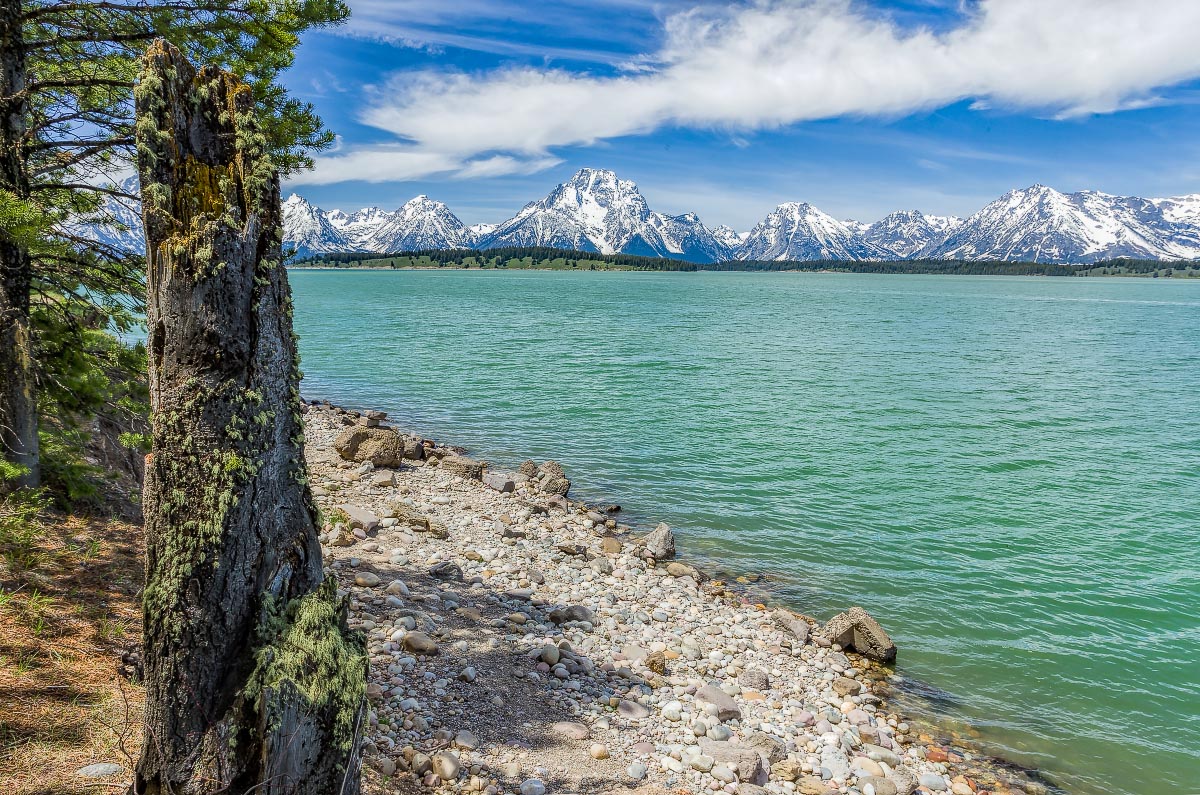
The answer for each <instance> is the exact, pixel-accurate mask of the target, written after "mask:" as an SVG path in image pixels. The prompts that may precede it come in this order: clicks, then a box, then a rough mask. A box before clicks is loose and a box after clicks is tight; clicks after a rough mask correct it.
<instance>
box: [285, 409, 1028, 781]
mask: <svg viewBox="0 0 1200 795" xmlns="http://www.w3.org/2000/svg"><path fill="white" fill-rule="evenodd" d="M305 422H306V439H307V441H306V457H307V459H308V465H309V470H310V482H311V486H312V490H313V494H314V498H315V500H316V502H317V505H318V508H319V510H320V512H321V515H322V527H321V542H322V549H323V553H324V558H325V564H326V568H327V574H329V575H330V576H336V577H337V578H338V581H339V583H340V587H341V589H342V590H343V592H344V593H345V594H346V595H347V596H348V597H349V606H350V624H351V626H352V627H354V628H357V629H359V630H361V631H362V632H363V634H364V635H365V637H366V639H367V646H368V652H369V654H370V659H371V668H370V681H369V683H368V689H367V694H368V698H369V702H370V703H369V711H368V713H367V716H366V722H365V726H364V730H363V733H362V734H363V769H364V791H366V792H370V793H375V792H377V793H386V792H417V791H421V792H438V793H451V792H480V793H484V795H500V793H518V792H519V793H521V795H544V794H545V793H547V792H564V793H587V792H613V791H620V790H638V791H667V790H670V791H674V792H678V793H728V795H765V793H772V795H793V793H802V794H803V795H832V794H833V793H842V794H843V795H854V794H855V793H857V794H858V795H895V794H896V793H900V795H909V794H910V793H913V792H920V793H937V792H951V793H954V794H955V795H972V793H989V792H993V793H1014V795H1020V793H1030V794H1031V795H1042V793H1045V792H1046V791H1047V788H1046V786H1045V784H1043V783H1042V782H1041V781H1038V780H1037V779H1036V777H1034V776H1030V775H1028V774H1027V773H1026V772H1025V771H1021V770H1019V769H1016V768H1013V767H1011V766H1007V765H1004V764H1003V763H1001V762H998V761H997V760H991V759H988V758H986V757H985V756H982V755H979V754H976V753H974V752H972V750H970V749H969V748H964V747H956V746H955V745H952V744H951V743H949V742H946V738H942V737H938V736H936V735H935V733H934V730H933V729H930V728H928V727H925V726H921V725H918V724H917V723H916V722H913V721H909V720H908V719H906V716H904V715H900V714H896V713H894V712H892V711H891V710H889V708H888V703H887V693H888V689H889V686H890V683H891V681H892V680H893V679H894V670H893V668H892V666H891V665H890V656H892V655H894V654H895V648H894V647H890V649H889V648H888V647H889V645H890V639H888V638H887V636H886V632H884V631H883V629H882V628H879V627H878V625H875V624H874V622H873V621H872V620H871V619H870V616H869V614H868V613H867V612H865V611H863V610H862V609H861V608H857V609H850V608H851V607H852V606H851V605H847V606H846V608H847V612H846V613H843V614H840V615H839V616H836V617H834V618H833V619H831V620H830V621H828V622H818V621H816V620H815V619H813V618H811V617H809V616H806V615H804V614H803V613H802V612H793V610H789V609H787V608H789V607H790V608H793V609H796V608H799V609H801V610H802V609H803V606H796V605H789V606H780V605H765V604H760V603H753V602H751V601H749V600H747V599H746V598H745V596H744V595H743V594H741V593H739V591H738V590H737V588H736V587H735V586H731V585H729V584H727V583H724V582H721V581H717V580H713V579H710V578H709V577H707V576H706V575H705V573H704V571H702V570H701V569H700V568H698V567H696V566H694V565H692V564H690V563H689V562H688V559H687V550H686V546H685V545H683V544H679V546H678V548H677V543H678V542H677V539H675V538H674V534H673V533H672V531H671V529H670V528H668V527H666V525H658V526H657V527H653V528H651V527H643V528H639V527H633V526H630V525H627V524H625V523H624V522H623V521H622V517H621V512H620V509H619V506H617V505H587V504H583V503H580V502H577V501H574V500H572V499H571V497H570V485H571V484H570V481H569V479H568V478H569V472H564V471H563V469H562V467H560V466H558V465H557V464H555V463H554V462H542V463H540V464H539V463H536V462H525V463H524V464H522V465H521V467H520V468H519V469H518V470H516V471H512V472H508V471H503V470H496V469H494V468H493V467H491V466H489V465H488V464H487V463H486V462H482V461H477V460H475V459H472V458H470V457H469V455H468V451H465V450H461V449H457V448H452V447H448V446H445V445H443V444H440V443H438V442H434V441H431V440H426V439H422V438H421V437H420V436H418V435H410V434H408V433H401V432H399V431H396V430H394V429H391V428H389V427H388V425H387V423H386V417H385V415H383V414H382V413H381V412H359V411H350V410H346V409H343V408H338V407H335V406H332V405H330V404H328V403H311V404H308V405H307V406H306V417H305ZM865 607H866V608H867V609H868V610H869V607H870V606H869V605H867V606H865ZM899 654H900V655H901V656H902V655H903V649H901V650H900V651H899Z"/></svg>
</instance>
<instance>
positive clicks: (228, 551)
mask: <svg viewBox="0 0 1200 795" xmlns="http://www.w3.org/2000/svg"><path fill="white" fill-rule="evenodd" d="M135 97H136V102H137V150H138V168H139V171H140V175H141V183H142V196H143V214H144V220H145V225H146V248H147V271H148V273H147V282H148V284H147V289H148V299H147V329H148V349H149V350H148V352H149V359H150V390H151V401H152V407H153V448H152V453H151V456H150V458H149V460H148V463H147V467H146V483H145V498H144V511H145V517H146V545H147V570H146V589H145V595H144V608H143V609H144V618H145V678H146V697H147V698H146V736H145V746H144V751H143V755H142V758H141V761H140V762H139V764H138V769H137V775H136V780H135V783H134V786H135V790H136V792H138V793H149V794H151V795H153V794H154V793H176V794H177V795H182V794H183V793H189V794H190V793H197V794H198V795H199V794H202V793H217V792H221V793H230V794H231V795H241V793H247V792H250V791H254V792H255V793H263V794H264V795H266V794H272V793H273V794H275V795H281V794H282V793H289V794H291V793H311V794H312V795H318V793H320V795H331V794H334V793H341V795H353V793H356V792H357V791H358V773H359V771H358V750H357V745H358V741H359V738H358V735H359V723H360V721H361V718H362V710H363V693H364V688H365V683H366V669H367V659H366V655H365V651H364V648H363V643H362V640H361V637H360V636H359V635H358V634H357V633H351V632H350V631H349V630H348V629H347V628H346V620H345V605H344V603H343V602H341V601H339V600H338V599H337V597H336V583H335V582H334V581H333V580H330V581H325V582H323V574H322V566H321V549H320V545H319V542H318V540H317V532H316V510H315V508H314V504H313V500H312V495H311V494H310V492H309V488H308V472H307V467H306V465H305V462H304V456H303V442H304V436H303V427H302V419H301V414H300V411H301V402H300V394H299V370H298V367H297V364H298V358H297V352H296V342H295V337H294V335H293V332H292V309H291V294H290V290H289V287H288V282H287V273H286V271H285V269H284V267H283V266H282V264H281V262H282V252H281V239H282V227H281V208H280V203H279V177H278V173H277V172H276V170H275V169H274V168H273V166H272V164H271V160H270V157H269V155H268V153H267V151H266V149H265V139H264V138H263V136H262V135H261V133H260V132H259V130H258V128H257V126H256V124H255V120H254V115H253V114H254V101H253V98H252V96H251V90H250V88H249V87H247V86H246V85H244V84H242V83H241V82H240V81H239V80H238V79H237V78H235V77H234V76H232V75H230V74H228V73H226V72H222V71H221V70H219V69H217V68H215V67H204V68H202V69H200V70H199V71H197V70H195V69H194V68H193V67H192V66H191V64H189V63H188V61H187V59H186V58H185V57H184V56H183V55H182V54H181V53H180V52H179V51H178V50H177V49H175V48H174V47H173V46H171V45H169V44H167V43H165V42H162V41H159V42H156V43H154V44H153V45H151V47H150V48H149V50H148V51H147V53H146V56H145V58H144V61H143V64H142V72H141V75H140V79H139V84H138V88H137V89H136V91H135Z"/></svg>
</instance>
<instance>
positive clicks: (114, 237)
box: [63, 174, 146, 254]
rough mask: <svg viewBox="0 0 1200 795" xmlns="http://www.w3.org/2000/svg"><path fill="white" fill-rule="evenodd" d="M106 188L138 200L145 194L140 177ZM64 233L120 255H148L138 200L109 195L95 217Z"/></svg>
mask: <svg viewBox="0 0 1200 795" xmlns="http://www.w3.org/2000/svg"><path fill="white" fill-rule="evenodd" d="M106 187H109V188H113V189H115V190H117V191H119V192H121V193H124V194H127V195H129V196H134V197H137V196H139V195H140V193H141V184H140V182H139V181H138V177H137V175H136V174H135V175H133V176H130V177H126V178H125V179H123V180H121V181H120V182H113V183H111V184H109V185H107V186H106ZM63 230H64V231H65V232H67V233H68V234H74V235H79V236H80V237H83V238H87V239H88V240H94V241H96V242H97V243H102V244H104V245H106V246H109V247H110V248H113V249H115V250H117V251H127V252H129V253H131V254H145V253H146V234H145V231H144V229H143V228H142V207H141V202H140V201H138V199H137V198H132V199H130V198H126V197H124V196H112V195H106V196H104V199H103V201H102V202H101V203H100V207H99V208H97V210H96V211H95V212H94V213H90V214H89V215H88V216H87V217H85V218H79V219H76V220H73V221H69V222H67V223H64V224H63Z"/></svg>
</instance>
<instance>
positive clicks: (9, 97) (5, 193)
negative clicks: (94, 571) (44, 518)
mask: <svg viewBox="0 0 1200 795" xmlns="http://www.w3.org/2000/svg"><path fill="white" fill-rule="evenodd" d="M21 24H22V20H21V2H20V0H0V202H4V203H6V204H11V203H16V202H21V201H23V200H24V199H27V198H28V197H29V180H28V177H27V174H26V171H25V155H24V146H25V126H26V123H27V119H28V116H29V98H28V93H27V92H26V88H27V86H26V69H25V41H24V38H23V36H22V33H21ZM19 238H20V236H19V235H18V234H16V233H15V230H13V229H4V228H0V456H3V457H4V458H5V459H7V460H8V461H10V462H12V463H14V464H17V465H19V466H21V467H24V469H25V470H26V474H25V475H23V476H22V477H21V478H19V479H18V482H19V484H23V485H28V486H36V485H37V484H38V432H37V431H38V423H37V416H38V415H37V388H36V379H35V376H34V359H33V333H32V329H31V326H30V320H29V294H30V287H31V281H32V278H33V269H32V264H31V263H30V259H29V250H28V248H27V247H26V244H25V243H23V242H22V241H21V240H20V239H19Z"/></svg>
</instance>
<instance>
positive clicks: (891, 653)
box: [825, 607, 896, 662]
mask: <svg viewBox="0 0 1200 795" xmlns="http://www.w3.org/2000/svg"><path fill="white" fill-rule="evenodd" d="M825 637H827V638H829V640H830V641H831V642H833V643H837V644H840V645H841V647H842V648H843V649H851V648H852V649H854V650H855V651H856V652H858V653H859V654H861V655H862V656H864V657H866V658H867V659H868V660H875V661H876V662H892V661H893V660H895V659H896V644H895V643H892V639H891V638H890V637H888V634H887V633H886V632H884V630H883V627H881V626H879V622H878V621H876V620H875V619H873V618H871V616H870V615H869V614H868V613H867V611H866V610H863V609H862V608H861V607H852V608H850V609H849V610H847V611H846V612H845V613H838V614H837V615H836V616H834V617H833V618H831V619H829V623H828V624H826V625H825Z"/></svg>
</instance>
